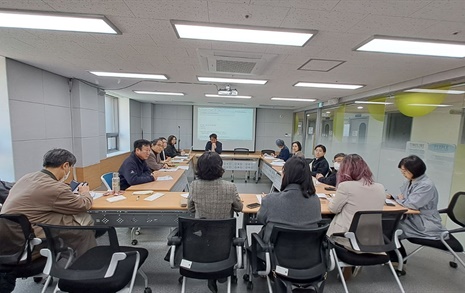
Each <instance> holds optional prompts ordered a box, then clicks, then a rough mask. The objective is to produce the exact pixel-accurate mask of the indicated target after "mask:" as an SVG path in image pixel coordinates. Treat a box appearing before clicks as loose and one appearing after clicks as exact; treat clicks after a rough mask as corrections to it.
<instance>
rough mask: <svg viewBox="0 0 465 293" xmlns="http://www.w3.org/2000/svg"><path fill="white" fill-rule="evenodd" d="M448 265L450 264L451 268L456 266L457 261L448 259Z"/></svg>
mask: <svg viewBox="0 0 465 293" xmlns="http://www.w3.org/2000/svg"><path fill="white" fill-rule="evenodd" d="M449 265H450V267H451V268H454V269H456V268H457V263H456V262H455V261H450V262H449Z"/></svg>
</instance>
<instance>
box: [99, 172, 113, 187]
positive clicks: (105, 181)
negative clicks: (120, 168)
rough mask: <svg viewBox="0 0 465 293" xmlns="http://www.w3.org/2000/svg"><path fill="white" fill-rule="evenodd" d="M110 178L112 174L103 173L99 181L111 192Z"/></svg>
mask: <svg viewBox="0 0 465 293" xmlns="http://www.w3.org/2000/svg"><path fill="white" fill-rule="evenodd" d="M112 178H113V172H108V173H105V174H103V175H102V176H101V177H100V180H102V183H103V185H105V187H106V188H107V190H112V187H111V185H112V184H111V179H112Z"/></svg>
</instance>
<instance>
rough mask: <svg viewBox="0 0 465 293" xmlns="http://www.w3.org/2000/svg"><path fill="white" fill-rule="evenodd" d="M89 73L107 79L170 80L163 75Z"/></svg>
mask: <svg viewBox="0 0 465 293" xmlns="http://www.w3.org/2000/svg"><path fill="white" fill-rule="evenodd" d="M89 72H90V73H92V74H94V75H97V76H105V77H126V78H139V79H168V78H167V77H166V75H163V74H144V73H124V72H101V71H89Z"/></svg>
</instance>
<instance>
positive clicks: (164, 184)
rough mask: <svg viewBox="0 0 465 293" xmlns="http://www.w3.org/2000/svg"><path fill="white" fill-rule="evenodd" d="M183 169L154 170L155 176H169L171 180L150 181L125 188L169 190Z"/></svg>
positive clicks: (129, 189) (133, 189) (131, 189)
mask: <svg viewBox="0 0 465 293" xmlns="http://www.w3.org/2000/svg"><path fill="white" fill-rule="evenodd" d="M184 172H185V170H176V171H174V172H162V171H155V177H156V178H158V177H161V176H168V175H169V176H171V177H173V180H168V181H158V180H155V181H152V182H147V183H143V184H137V185H131V186H130V187H129V188H128V189H127V190H128V191H136V190H157V191H170V190H171V189H172V188H173V186H174V185H175V184H176V182H178V180H179V178H181V176H182V175H183V174H184Z"/></svg>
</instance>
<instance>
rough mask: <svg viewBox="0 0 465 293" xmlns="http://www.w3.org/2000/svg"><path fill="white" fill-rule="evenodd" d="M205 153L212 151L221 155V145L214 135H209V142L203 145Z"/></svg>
mask: <svg viewBox="0 0 465 293" xmlns="http://www.w3.org/2000/svg"><path fill="white" fill-rule="evenodd" d="M205 151H212V152H216V153H218V154H221V152H222V151H223V144H222V143H221V142H219V141H218V136H217V135H216V134H215V133H212V134H210V141H208V142H207V144H206V145H205Z"/></svg>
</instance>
